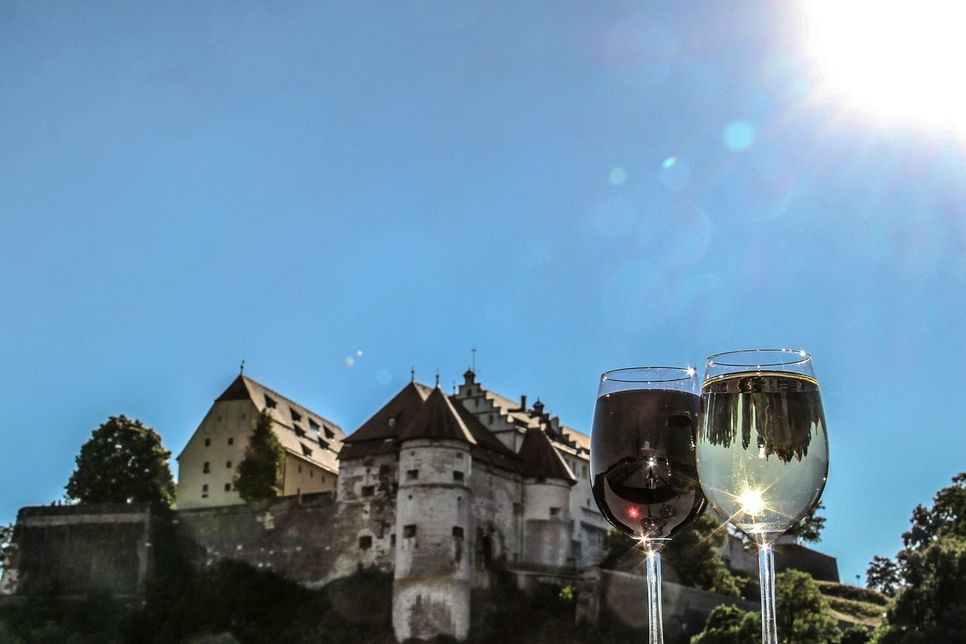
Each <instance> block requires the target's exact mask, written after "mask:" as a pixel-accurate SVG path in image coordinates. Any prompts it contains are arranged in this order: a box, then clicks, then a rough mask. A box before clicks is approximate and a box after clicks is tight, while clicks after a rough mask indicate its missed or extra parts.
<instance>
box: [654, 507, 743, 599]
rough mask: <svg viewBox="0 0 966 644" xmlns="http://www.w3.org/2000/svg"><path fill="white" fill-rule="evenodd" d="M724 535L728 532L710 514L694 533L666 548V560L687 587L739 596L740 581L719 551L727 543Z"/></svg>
mask: <svg viewBox="0 0 966 644" xmlns="http://www.w3.org/2000/svg"><path fill="white" fill-rule="evenodd" d="M725 535H726V532H725V529H724V528H723V527H722V526H720V525H718V523H717V522H716V521H715V520H714V518H713V517H712V516H711V515H710V514H705V515H704V516H702V517H701V518H700V519H698V520H697V521H696V522H695V523H694V525H693V526H692V529H691V530H685V531H684V532H681V533H680V534H678V535H675V537H674V540H672V541H671V542H670V543H669V544H668V545H666V546H665V547H664V553H663V558H664V560H665V561H666V562H667V563H668V564H669V565H671V566H672V567H673V568H674V570H675V572H677V573H678V577H679V578H680V580H681V583H682V584H684V585H685V586H692V587H694V588H702V589H704V590H710V591H711V592H715V593H721V594H722V595H729V596H731V597H740V596H741V588H740V586H739V583H738V580H737V579H736V578H735V576H734V575H732V574H731V573H730V572H728V569H727V568H725V565H724V562H723V561H722V560H721V555H719V554H718V550H717V548H718V547H719V546H721V545H722V544H723V543H724V540H725Z"/></svg>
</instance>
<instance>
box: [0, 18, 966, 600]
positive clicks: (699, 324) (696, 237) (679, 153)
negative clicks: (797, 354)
mask: <svg viewBox="0 0 966 644" xmlns="http://www.w3.org/2000/svg"><path fill="white" fill-rule="evenodd" d="M799 13H800V12H799V11H798V9H797V8H796V6H795V5H794V4H792V3H773V4H771V5H770V6H765V7H763V6H762V5H760V4H759V5H758V6H757V7H755V8H752V7H751V5H750V4H744V3H727V4H726V3H713V4H712V3H700V2H650V3H637V2H605V3H581V2H554V3H536V2H522V3H521V2H495V3H494V2H488V3H469V2H467V3H450V2H428V1H427V2H404V3H395V2H393V3H389V2H386V3H368V4H365V5H360V4H359V3H338V2H326V3H321V2H318V3H317V2H290V3H283V4H281V5H280V4H278V3H272V4H269V3H254V2H232V3H227V2H207V3H197V2H180V3H179V2H170V3H162V4H158V3H138V2H125V3H107V2H102V3H52V2H51V3H43V2H11V1H9V0H0V224H2V230H3V234H2V235H0V269H2V272H3V275H4V279H3V280H0V302H3V314H2V315H0V392H2V393H0V403H2V406H3V409H4V410H5V417H4V421H3V423H2V424H0V432H2V434H0V435H2V438H3V441H2V445H3V447H2V450H0V490H2V495H0V521H5V522H6V521H11V520H12V519H13V518H14V516H15V514H16V511H17V509H18V508H19V507H21V506H24V505H31V504H43V503H49V502H51V501H53V500H54V499H56V498H59V497H60V496H61V495H62V494H63V486H64V484H65V483H66V480H67V477H68V476H69V474H70V472H71V470H72V467H73V458H74V456H75V455H76V453H77V452H78V450H79V447H80V445H81V444H82V443H83V442H84V441H85V440H86V439H87V437H88V436H89V434H90V432H91V431H92V430H93V429H94V428H95V427H96V426H97V425H98V424H99V423H100V422H102V421H103V420H104V419H106V417H107V416H108V415H113V414H120V413H124V414H127V415H129V416H136V417H140V418H142V419H143V420H144V421H145V422H146V423H147V424H149V425H151V426H153V427H155V428H156V429H157V430H158V431H159V432H160V433H161V434H162V436H163V438H164V440H165V444H166V446H167V447H168V448H169V449H171V450H172V451H173V452H175V454H177V453H178V452H179V451H180V450H181V448H182V447H183V446H184V444H185V441H186V440H187V438H188V436H189V435H190V434H191V432H192V431H193V430H194V429H195V427H196V426H197V424H198V423H199V422H200V420H201V418H202V416H203V414H204V413H205V411H206V410H207V408H208V406H209V405H210V404H211V402H212V400H213V399H214V397H216V396H217V395H218V394H219V393H220V392H221V390H223V389H224V388H225V387H226V386H227V385H228V383H229V382H230V381H231V379H232V378H233V377H234V375H235V374H236V373H237V371H238V364H239V362H240V361H241V360H242V359H245V360H246V364H247V370H246V371H247V373H249V374H250V375H251V376H252V377H254V378H256V379H257V380H259V381H261V382H263V383H265V384H267V385H268V386H270V387H272V388H274V389H277V390H278V391H280V392H282V393H285V394H286V395H288V396H290V397H292V398H294V399H296V400H298V401H300V402H302V403H304V404H306V405H308V406H309V407H312V408H313V409H315V410H316V411H318V412H319V413H321V414H323V415H325V416H327V417H330V418H331V419H333V420H334V421H336V422H338V423H340V424H341V425H343V426H344V427H345V428H347V429H348V430H351V429H354V428H355V427H357V426H358V425H359V424H360V423H361V422H362V421H364V420H365V418H366V417H367V416H368V415H369V414H371V413H372V412H373V411H375V410H376V409H377V408H378V406H379V405H381V404H382V403H383V402H384V401H385V400H387V399H388V398H389V397H390V396H391V395H393V394H394V393H395V392H396V391H397V390H398V388H399V387H401V386H402V385H403V384H404V383H405V382H406V381H407V380H408V378H409V369H410V365H415V367H416V372H417V377H418V378H419V379H420V380H422V381H424V382H432V380H433V374H434V372H435V371H436V370H437V369H439V371H440V373H441V379H442V382H443V384H444V385H451V384H452V382H453V381H454V380H457V379H459V378H460V375H461V374H462V372H463V371H464V370H465V369H466V367H467V366H468V364H469V360H470V348H471V347H476V348H477V349H478V352H477V365H478V372H479V378H480V380H481V381H482V382H483V384H484V386H488V387H490V388H493V389H495V390H496V391H499V392H501V393H504V394H506V395H508V396H511V397H514V396H517V395H519V394H521V393H526V394H528V395H529V396H530V399H531V400H533V399H535V398H536V397H538V396H539V397H540V398H541V399H542V400H544V401H545V402H546V404H547V406H548V409H549V410H550V411H552V412H553V413H556V414H559V415H560V416H561V418H562V419H563V421H564V422H566V423H568V424H570V425H573V426H576V427H578V428H583V429H584V430H587V431H589V429H590V419H591V415H592V411H593V404H594V395H595V392H596V384H597V383H596V380H597V375H598V374H599V372H600V371H602V370H604V369H608V368H616V367H620V366H627V365H632V364H656V363H672V364H685V363H688V364H693V365H696V366H699V367H700V365H701V364H702V362H703V359H704V357H705V356H706V355H707V354H709V353H712V352H715V351H721V350H728V349H735V348H745V347H753V346H791V347H796V348H798V347H801V348H805V349H807V350H809V351H810V352H811V353H812V354H813V355H814V357H815V364H816V370H817V374H818V376H819V378H820V380H821V383H822V386H823V396H824V400H825V405H826V415H827V417H828V422H829V433H830V443H831V450H832V451H831V473H830V479H829V484H828V487H827V489H826V492H825V496H824V502H825V504H826V506H827V511H826V516H827V517H828V523H827V527H826V530H825V536H824V539H823V541H822V544H821V548H822V549H823V550H825V551H827V552H829V553H830V554H832V555H835V556H836V557H838V558H839V565H840V571H841V573H842V577H843V579H844V580H847V581H852V580H854V575H855V574H857V573H860V572H864V570H865V567H866V565H867V563H868V561H869V559H870V558H871V557H872V556H873V555H874V554H888V555H891V554H893V553H894V552H895V551H896V550H897V549H898V548H899V546H900V534H901V532H902V531H903V530H904V529H905V528H906V526H907V525H908V519H909V516H910V512H911V510H912V508H913V507H914V506H915V504H916V503H927V502H928V501H929V500H930V498H931V496H932V494H933V493H934V492H935V491H936V490H938V489H939V488H940V487H942V486H944V485H945V484H947V483H948V482H949V480H950V478H951V477H952V476H953V475H954V474H955V473H956V472H958V471H960V470H962V469H964V458H963V455H964V454H966V432H963V431H962V429H961V425H962V423H961V421H959V420H958V419H957V418H955V417H954V416H953V415H952V413H953V412H955V409H956V404H955V398H956V396H957V394H956V392H958V391H961V390H963V389H964V387H966V375H964V373H963V371H962V370H961V369H959V365H961V364H963V363H964V361H966V343H964V328H966V327H964V320H966V315H964V314H966V299H964V297H963V294H964V282H966V256H964V253H963V248H964V245H966V205H964V204H966V181H964V179H966V177H964V174H966V171H964V168H966V165H964V160H966V143H964V140H963V139H962V138H961V137H959V136H958V135H957V134H956V132H955V131H953V130H952V129H951V128H948V127H938V126H926V125H922V124H910V123H907V122H896V121H888V120H883V119H878V118H872V117H870V116H868V115H867V114H866V113H864V112H859V111H856V110H854V109H851V108H850V106H849V105H848V104H847V102H845V101H844V99H843V100H836V99H835V97H834V96H830V95H828V94H827V93H824V92H822V91H821V88H822V87H823V76H822V73H821V72H820V71H818V70H817V69H816V68H815V67H814V66H812V65H811V59H810V57H809V56H807V55H805V54H804V53H803V52H804V49H803V47H804V45H803V43H804V42H805V38H804V36H803V32H804V28H803V23H802V21H801V20H800V15H799ZM358 352H362V353H361V355H359V354H358ZM349 357H352V358H353V361H352V362H354V364H353V365H352V366H349V364H348V361H347V360H346V359H347V358H349Z"/></svg>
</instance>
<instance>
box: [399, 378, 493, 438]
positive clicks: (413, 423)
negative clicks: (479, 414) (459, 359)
mask: <svg viewBox="0 0 966 644" xmlns="http://www.w3.org/2000/svg"><path fill="white" fill-rule="evenodd" d="M414 438H436V439H444V438H448V439H454V440H459V441H466V442H467V443H469V444H470V445H475V444H476V438H474V437H473V434H472V433H471V432H470V430H469V429H468V428H467V427H466V423H464V422H463V419H462V418H461V417H460V414H459V413H458V412H457V411H456V409H454V408H453V404H452V403H451V402H450V401H449V398H448V397H447V396H446V394H444V393H443V390H442V389H440V388H439V387H437V388H436V389H433V392H432V393H431V394H429V397H428V398H426V402H424V403H423V405H422V407H420V409H419V411H418V412H417V413H416V415H415V416H414V417H413V418H412V420H410V421H409V422H408V423H406V425H405V426H404V427H403V428H402V429H401V430H400V432H399V440H400V441H405V440H410V439H414Z"/></svg>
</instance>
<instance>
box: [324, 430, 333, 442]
mask: <svg viewBox="0 0 966 644" xmlns="http://www.w3.org/2000/svg"><path fill="white" fill-rule="evenodd" d="M325 437H326V438H328V439H329V440H332V439H333V438H335V432H333V431H332V430H331V429H329V428H328V427H325Z"/></svg>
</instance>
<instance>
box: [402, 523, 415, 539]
mask: <svg viewBox="0 0 966 644" xmlns="http://www.w3.org/2000/svg"><path fill="white" fill-rule="evenodd" d="M415 536H416V526H414V525H407V526H403V538H404V539H410V538H412V537H415Z"/></svg>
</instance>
